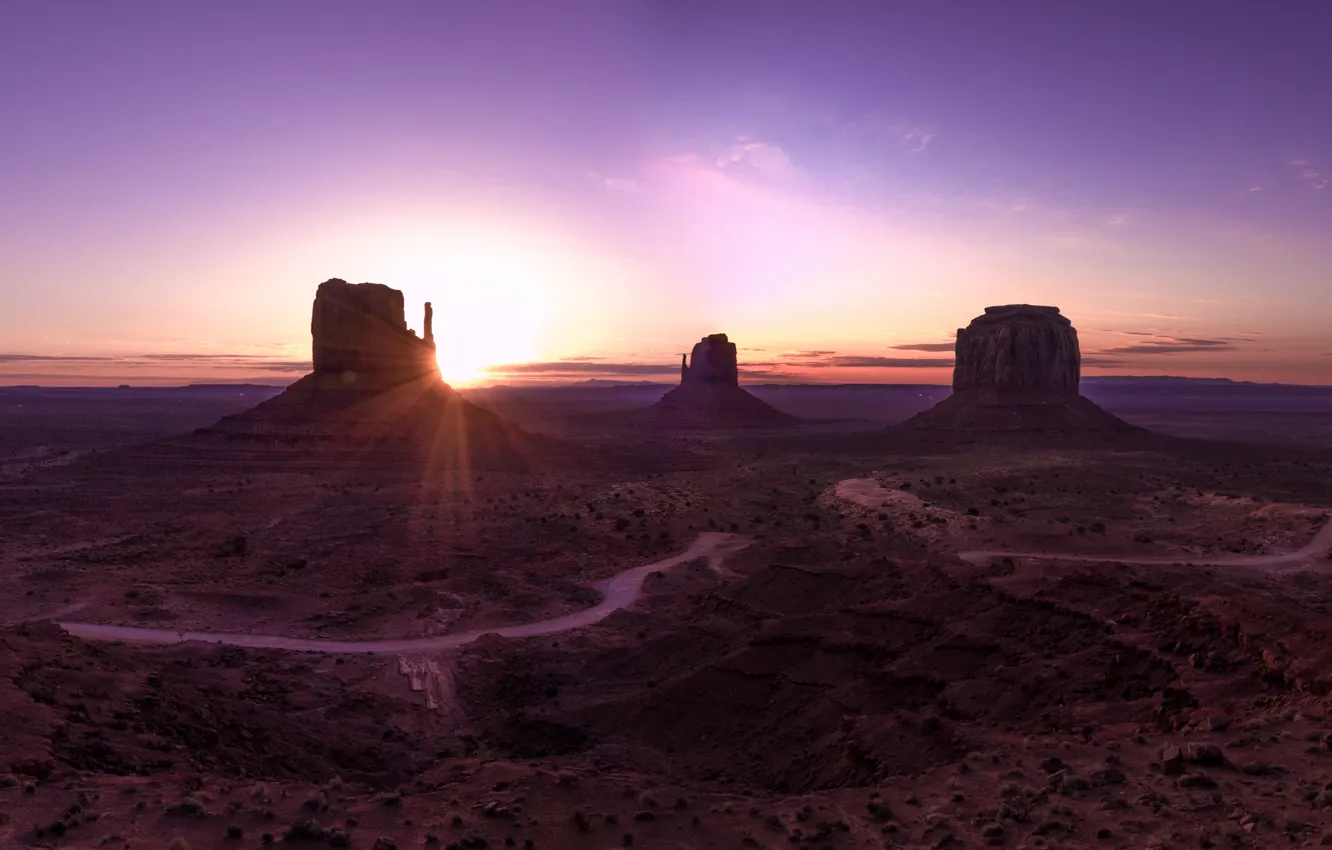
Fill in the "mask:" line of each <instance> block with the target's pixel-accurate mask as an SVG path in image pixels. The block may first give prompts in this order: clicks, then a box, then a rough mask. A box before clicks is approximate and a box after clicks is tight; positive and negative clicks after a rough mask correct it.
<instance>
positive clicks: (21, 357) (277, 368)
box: [0, 353, 311, 372]
mask: <svg viewBox="0 0 1332 850" xmlns="http://www.w3.org/2000/svg"><path fill="white" fill-rule="evenodd" d="M0 363H33V364H38V363H51V364H58V363H70V364H73V363H106V364H114V365H115V366H117V367H120V368H124V369H131V370H132V369H135V368H142V367H145V366H160V365H162V364H164V363H188V364H190V365H192V366H196V365H197V366H204V367H207V368H210V369H247V370H250V371H254V370H264V371H269V372H309V371H310V369H311V363H310V361H309V360H285V359H277V358H273V357H268V356H265V355H260V354H190V353H169V354H129V355H120V356H110V355H81V354H79V355H73V354H0Z"/></svg>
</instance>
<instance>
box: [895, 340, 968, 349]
mask: <svg viewBox="0 0 1332 850" xmlns="http://www.w3.org/2000/svg"><path fill="white" fill-rule="evenodd" d="M956 347H957V343H954V342H909V343H904V344H902V345H892V346H889V348H892V349H894V350H896V351H953V350H954V349H956Z"/></svg>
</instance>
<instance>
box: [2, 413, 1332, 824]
mask: <svg viewBox="0 0 1332 850" xmlns="http://www.w3.org/2000/svg"><path fill="white" fill-rule="evenodd" d="M674 445H677V446H684V447H686V448H687V449H688V450H689V451H691V452H695V453H696V454H697V456H698V458H699V461H698V463H696V464H694V465H693V467H691V468H681V467H680V466H678V465H676V466H670V467H667V466H657V467H653V466H652V464H651V463H649V462H648V461H649V460H650V459H651V455H652V452H653V450H652V449H651V448H648V449H645V450H644V452H645V456H646V459H645V461H644V463H643V465H642V466H641V467H639V468H634V469H624V470H620V471H615V470H602V471H598V472H595V473H592V472H588V473H585V474H581V475H568V474H565V475H554V474H549V473H535V472H534V473H502V474H501V473H491V472H484V471H472V472H469V473H467V474H465V475H464V474H460V473H458V472H457V471H451V472H450V471H442V470H434V471H432V470H427V469H421V468H410V467H400V468H394V467H392V466H380V467H365V466H362V467H351V466H341V465H338V466H320V465H319V464H318V463H311V462H302V463H299V464H297V463H285V464H275V463H271V462H262V459H261V460H255V459H254V458H252V457H251V458H249V459H248V460H245V462H243V463H242V462H232V463H228V464H226V465H210V464H208V463H205V462H204V461H203V460H199V461H197V462H196V463H195V464H194V465H189V464H184V465H182V464H180V463H174V462H173V463H170V464H168V463H160V462H155V461H154V458H153V457H152V456H151V455H144V454H135V453H133V452H128V453H126V452H117V451H114V450H112V451H108V450H103V449H98V450H96V451H92V452H91V453H90V454H87V455H84V456H81V457H78V458H75V459H74V460H72V461H71V462H69V463H63V464H30V465H28V466H26V467H24V468H23V469H22V470H21V471H19V472H15V473H14V475H13V476H12V477H9V478H7V479H6V480H5V481H4V482H0V527H2V528H3V529H4V537H3V539H0V598H3V600H4V601H5V603H6V604H5V606H4V611H3V614H0V619H3V620H4V628H3V630H0V711H3V715H4V717H5V718H6V722H5V724H3V726H2V727H0V846H2V847H9V846H69V847H111V848H125V847H136V848H137V847H146V848H155V847H163V848H165V847H167V846H169V845H170V844H171V843H172V841H173V839H176V838H180V839H181V840H182V841H184V842H187V843H188V845H189V846H190V847H192V848H206V847H228V848H229V847H248V846H263V845H264V843H265V840H264V835H265V834H268V835H270V836H271V837H272V842H273V843H274V844H282V845H286V844H291V845H293V846H298V845H299V846H352V847H367V848H376V847H377V848H378V850H386V848H387V847H389V846H390V842H391V843H392V845H396V846H400V847H406V846H436V845H438V846H441V847H448V846H454V847H484V846H533V847H537V846H540V847H575V846H578V847H582V846H588V847H592V846H596V847H605V846H616V845H618V846H639V847H668V848H674V847H770V848H776V847H791V846H802V847H803V846H809V847H835V848H870V847H874V848H881V847H886V846H892V847H918V848H935V847H980V846H1003V847H1028V848H1035V847H1043V848H1044V847H1159V848H1183V847H1199V846H1202V847H1208V846H1215V847H1253V848H1267V847H1273V846H1283V847H1285V846H1325V845H1323V844H1322V842H1324V841H1329V842H1332V838H1329V837H1325V836H1326V834H1327V830H1328V829H1330V828H1332V720H1330V719H1329V716H1328V713H1329V710H1332V704H1330V703H1329V697H1328V694H1329V693H1330V692H1332V674H1330V673H1329V671H1330V670H1332V655H1329V650H1328V649H1327V647H1328V646H1332V641H1330V640H1329V638H1332V615H1330V614H1329V605H1332V561H1329V560H1328V558H1327V554H1326V553H1327V544H1328V542H1329V534H1330V532H1328V531H1327V528H1328V526H1327V521H1326V515H1327V511H1328V509H1329V507H1332V492H1329V491H1328V489H1327V486H1326V482H1327V481H1329V480H1332V466H1330V465H1328V463H1327V461H1326V460H1322V459H1319V458H1318V457H1316V456H1314V455H1312V454H1310V453H1308V452H1307V451H1304V450H1300V451H1293V452H1292V453H1290V454H1289V455H1287V456H1283V457H1271V458H1265V459H1264V460H1262V461H1261V462H1257V461H1255V462H1246V461H1236V460H1235V455H1234V453H1233V452H1216V453H1213V454H1207V453H1205V452H1199V453H1197V454H1188V453H1187V452H1181V453H1180V454H1177V455H1164V454H1153V453H1151V452H1144V451H1123V452H1118V451H1112V450H1076V449H1063V450H1053V449H1043V450H1040V451H1034V450H1017V449H1004V450H1000V449H991V450H971V451H968V452H966V453H946V452H944V453H939V454H935V455H922V454H920V453H895V452H894V451H893V450H892V447H891V446H887V445H885V446H883V447H881V448H875V447H874V444H873V441H872V440H871V439H869V438H866V439H865V440H864V441H862V443H860V444H858V445H860V446H863V447H860V448H855V449H854V450H850V449H848V450H843V451H841V452H840V453H839V452H836V451H830V450H827V449H825V448H822V446H824V445H825V444H823V443H818V444H817V445H816V444H815V443H814V442H811V443H810V444H809V445H808V446H803V445H802V444H801V443H800V441H799V439H793V438H791V437H789V436H786V437H782V438H781V439H780V441H778V440H777V438H773V440H768V439H767V438H765V437H763V436H762V435H758V436H751V437H746V438H744V439H738V438H735V439H733V438H726V439H722V438H715V437H706V436H704V437H698V436H691V437H689V438H687V439H683V438H682V439H681V440H679V441H677V443H676V444H674ZM158 460H160V458H159V459H158ZM741 539H743V540H744V541H746V542H747V543H748V545H746V546H745V547H744V548H738V543H736V541H739V540H741ZM695 541H702V542H701V543H696V542H695ZM733 544H735V545H734V546H733ZM976 550H981V551H983V552H985V553H987V554H986V557H985V558H983V559H981V558H973V559H972V561H982V563H973V562H972V561H968V560H967V559H963V558H960V557H958V553H960V552H972V551H976ZM1013 553H1017V554H1013ZM1024 553H1028V554H1024ZM1031 553H1035V554H1039V555H1041V557H1032V556H1030V554H1031ZM1292 553H1296V554H1298V556H1299V557H1298V558H1297V559H1296V558H1294V556H1293V555H1292ZM709 554H712V555H715V556H718V557H714V558H712V559H711V560H710V559H709V558H708V557H707V556H708V555H709ZM722 556H724V557H722ZM627 570H628V571H630V572H627V573H626V571H627ZM617 575H622V576H630V577H631V578H625V579H623V580H622V581H623V583H622V584H620V585H611V584H610V582H611V581H612V579H614V577H616V576H617ZM53 620H64V621H70V622H83V623H90V624H103V625H109V626H119V627H131V628H136V629H139V628H147V629H166V630H168V634H167V636H168V637H169V638H170V640H171V642H170V643H167V644H165V645H144V644H139V643H135V642H132V641H123V640H116V639H112V640H95V641H85V640H82V639H80V638H79V637H77V636H74V635H71V634H69V633H68V632H66V631H63V630H61V629H60V628H59V627H58V626H56V625H55V624H54V623H53V622H51V621H53ZM508 629H513V630H512V631H506V630H508ZM180 631H186V632H191V631H193V632H201V633H223V634H227V635H232V636H234V637H235V638H237V639H238V640H239V639H245V640H254V639H256V636H265V638H275V639H279V640H281V641H283V643H282V645H284V646H293V647H296V648H315V646H316V644H312V643H306V642H318V643H317V647H318V648H319V649H320V650H322V651H321V652H318V653H307V652H286V651H278V650H274V649H265V648H257V647H255V646H254V645H251V646H248V647H247V646H226V645H215V644H209V643H203V642H200V641H196V640H188V641H185V642H177V638H176V635H177V634H178V632H180ZM506 634H507V636H506ZM102 637H111V638H114V637H115V635H114V634H105V635H102ZM464 638H465V639H466V640H464ZM422 639H424V640H425V641H426V644H425V646H426V647H431V648H429V649H423V648H422V646H421V644H419V643H415V644H414V643H413V642H414V641H420V640H422ZM328 641H332V642H334V643H332V644H331V645H330V644H329V643H327V642H328ZM378 641H391V642H393V643H392V645H391V646H385V645H383V644H380V643H376V642H378ZM337 642H342V645H341V646H339V645H338V643H337ZM348 644H350V646H348ZM367 646H369V647H376V646H378V647H381V648H383V649H391V650H392V651H388V652H384V653H380V654H358V653H357V652H356V651H355V650H358V649H364V648H366V647H367ZM406 647H414V648H413V649H410V650H409V649H407V648H406ZM316 836H318V837H316ZM380 839H383V840H382V841H381V840H380ZM529 842H530V845H529ZM176 846H177V850H180V848H181V846H182V845H179V844H178V845H176Z"/></svg>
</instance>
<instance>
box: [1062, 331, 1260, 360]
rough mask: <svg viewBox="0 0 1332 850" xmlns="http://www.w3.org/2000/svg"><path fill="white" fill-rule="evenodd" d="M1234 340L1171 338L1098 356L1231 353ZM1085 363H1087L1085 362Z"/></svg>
mask: <svg viewBox="0 0 1332 850" xmlns="http://www.w3.org/2000/svg"><path fill="white" fill-rule="evenodd" d="M1234 343H1235V340H1232V339H1204V338H1198V337H1171V338H1162V339H1157V340H1153V341H1151V342H1141V343H1134V344H1133V345H1120V346H1115V347H1113V348H1104V349H1101V350H1100V351H1099V352H1097V353H1098V354H1112V355H1123V354H1135V355H1136V354H1151V355H1155V354H1186V353H1191V352H1200V351H1230V350H1233V349H1235V348H1236V347H1237V346H1235V344H1234ZM1084 362H1085V361H1084Z"/></svg>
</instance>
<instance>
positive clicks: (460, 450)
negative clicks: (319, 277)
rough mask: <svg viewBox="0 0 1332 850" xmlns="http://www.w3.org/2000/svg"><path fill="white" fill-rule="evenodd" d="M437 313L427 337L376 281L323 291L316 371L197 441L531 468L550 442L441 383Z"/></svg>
mask: <svg viewBox="0 0 1332 850" xmlns="http://www.w3.org/2000/svg"><path fill="white" fill-rule="evenodd" d="M432 320H433V311H432V309H431V307H430V305H429V304H426V309H425V326H424V328H423V330H424V339H422V338H420V337H417V336H416V334H414V333H412V332H411V331H410V330H408V328H407V323H406V320H405V318H404V314H403V298H402V293H401V292H399V291H398V290H396V289H392V288H390V287H387V286H384V285H382V284H378V283H359V284H350V283H347V282H346V281H343V280H339V279H336V278H335V279H333V280H328V281H325V282H324V283H322V284H320V286H319V289H318V291H317V293H316V294H315V300H314V308H313V310H312V315H311V320H310V333H311V336H312V347H313V355H314V371H313V372H311V373H310V374H309V375H306V376H305V377H303V378H301V379H300V380H299V381H297V382H296V383H294V384H292V385H291V386H289V387H287V389H286V390H285V391H283V392H282V394H281V395H278V396H276V397H274V398H271V399H269V400H268V401H265V402H263V403H262V404H259V405H257V406H256V407H253V408H251V409H250V410H247V411H245V412H244V413H241V414H238V415H236V416H228V417H225V418H223V419H222V420H221V421H219V422H218V423H217V424H215V425H213V426H212V427H211V428H204V429H200V430H199V431H197V432H195V433H196V435H199V436H203V437H212V438H222V439H225V440H228V441H233V442H234V441H244V442H247V443H250V444H255V443H258V444H263V445H272V446H296V447H302V446H305V447H309V446H329V447H356V448H365V447H386V448H397V449H402V448H409V449H415V450H420V451H423V452H424V453H425V454H426V456H427V458H428V459H429V460H430V461H432V462H437V463H441V464H444V465H448V466H453V467H505V468H511V467H517V466H529V465H531V461H533V460H534V455H535V454H536V453H537V450H538V449H546V448H550V447H552V446H553V445H554V441H551V440H548V439H547V438H544V437H540V436H537V435H532V434H528V433H527V432H525V431H523V430H522V429H521V428H519V427H518V426H516V425H514V424H512V423H511V422H509V421H507V420H505V419H504V418H503V417H501V416H499V415H498V414H496V413H493V412H491V411H489V410H486V409H484V408H481V407H478V406H477V405H475V404H472V403H471V402H469V401H467V400H466V399H464V398H463V397H462V396H461V395H459V394H458V393H457V392H455V391H454V390H453V388H452V387H450V386H449V385H448V384H446V383H444V381H443V380H442V379H441V378H440V374H439V366H438V364H437V362H436V360H435V340H434V331H433V327H432V324H433V322H432Z"/></svg>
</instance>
